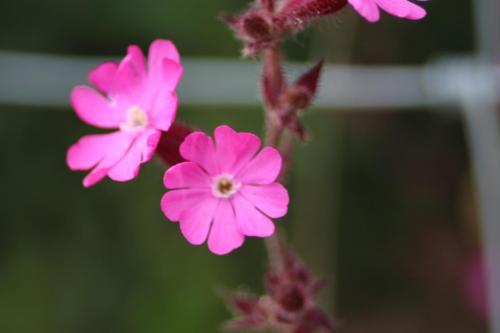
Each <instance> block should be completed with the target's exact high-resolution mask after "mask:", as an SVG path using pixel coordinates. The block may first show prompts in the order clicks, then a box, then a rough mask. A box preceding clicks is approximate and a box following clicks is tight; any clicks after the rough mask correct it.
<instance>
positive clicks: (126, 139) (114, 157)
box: [83, 131, 134, 187]
mask: <svg viewBox="0 0 500 333" xmlns="http://www.w3.org/2000/svg"><path fill="white" fill-rule="evenodd" d="M112 135H113V138H112V140H109V142H108V144H107V146H106V147H107V149H106V154H105V155H104V157H103V158H102V160H101V161H100V162H99V163H98V164H97V166H96V167H95V168H94V169H93V170H92V171H91V172H90V173H89V174H88V175H87V176H86V177H85V178H84V179H83V186H85V187H90V186H92V185H94V184H96V183H97V182H99V181H101V180H102V179H103V178H104V177H105V176H106V175H107V174H108V171H109V170H110V169H111V168H112V167H113V166H114V165H115V164H116V163H118V162H119V161H120V160H121V159H122V158H123V157H124V156H125V155H126V154H127V152H128V150H129V148H130V145H131V144H132V142H133V140H134V136H132V135H130V134H129V133H125V132H121V131H119V132H115V133H112Z"/></svg>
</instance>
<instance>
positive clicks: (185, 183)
mask: <svg viewBox="0 0 500 333" xmlns="http://www.w3.org/2000/svg"><path fill="white" fill-rule="evenodd" d="M163 183H164V184H165V187H166V188H168V189H177V188H193V187H196V188H206V189H210V185H211V181H210V177H209V176H208V175H207V174H206V172H205V171H203V169H201V168H200V167H199V166H198V164H196V163H194V162H182V163H179V164H176V165H174V166H173V167H171V168H170V169H168V170H167V172H165V176H164V177H163Z"/></svg>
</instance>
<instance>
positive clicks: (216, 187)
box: [66, 0, 425, 255]
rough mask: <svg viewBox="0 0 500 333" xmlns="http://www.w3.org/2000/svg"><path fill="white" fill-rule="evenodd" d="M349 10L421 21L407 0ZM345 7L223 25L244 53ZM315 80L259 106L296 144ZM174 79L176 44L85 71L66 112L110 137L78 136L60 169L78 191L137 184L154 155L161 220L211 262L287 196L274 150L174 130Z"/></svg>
mask: <svg viewBox="0 0 500 333" xmlns="http://www.w3.org/2000/svg"><path fill="white" fill-rule="evenodd" d="M348 2H349V3H350V4H351V5H352V6H353V7H354V8H355V9H356V10H357V11H358V12H359V13H360V14H361V15H362V16H364V17H365V18H366V19H367V20H369V21H376V20H378V19H379V8H381V9H383V10H385V11H387V12H389V13H391V14H393V15H395V16H398V17H403V18H408V19H420V18H422V17H424V16H425V11H424V10H423V9H422V8H420V7H418V6H416V5H414V4H413V3H411V2H409V1H408V0H348ZM346 3H347V0H283V1H279V2H276V1H275V0H256V4H255V6H254V7H253V8H251V9H250V10H249V11H247V12H246V13H244V14H243V15H241V16H238V17H233V18H227V22H228V23H229V24H230V26H231V27H232V28H233V29H234V30H235V32H236V33H237V34H238V35H240V37H242V38H243V39H244V40H246V41H247V42H248V45H247V47H250V46H251V45H253V46H252V47H253V50H254V51H257V50H259V48H262V47H265V45H266V44H267V43H273V42H274V41H275V39H276V38H278V37H279V36H281V34H282V33H284V32H287V31H291V30H293V29H297V27H299V26H302V25H303V23H304V22H306V21H308V20H310V19H313V18H314V17H317V16H321V15H326V14H330V13H333V12H336V11H338V10H339V9H341V8H342V7H343V6H344V5H345V4H346ZM271 70H273V69H272V68H271ZM320 71H321V63H319V64H318V65H317V66H315V67H313V68H312V69H311V70H310V71H309V72H307V73H306V74H304V75H303V76H302V77H300V78H299V79H298V80H297V81H296V82H295V83H294V84H292V85H286V84H285V83H284V80H283V78H281V77H279V76H278V78H275V79H274V81H272V80H271V81H269V82H268V81H266V80H264V86H265V89H264V97H265V102H266V104H267V105H268V106H269V107H270V108H271V109H272V110H275V111H276V112H277V113H278V116H279V117H280V121H281V122H282V124H283V126H284V127H286V128H288V129H289V130H291V131H292V132H296V133H298V134H299V135H300V136H301V137H303V135H304V133H305V132H304V130H303V128H302V127H301V124H300V122H299V121H298V119H297V118H296V117H293V115H295V113H296V112H295V111H297V110H301V109H304V108H306V107H307V106H308V105H309V104H310V103H311V101H312V98H313V97H314V95H315V93H316V88H317V84H318V80H319V73H320ZM182 75H183V67H182V65H181V61H180V56H179V52H178V51H177V49H176V47H175V45H174V44H173V43H172V42H170V41H168V40H161V39H159V40H156V41H154V42H153V43H152V44H151V46H150V48H149V54H148V58H147V59H146V57H145V56H144V54H143V53H142V51H141V49H140V48H139V47H138V46H135V45H131V46H129V47H128V51H127V55H126V56H125V57H124V58H123V59H122V60H121V61H120V62H119V63H117V62H113V61H110V62H105V63H103V64H101V65H100V66H98V67H97V68H95V69H94V70H92V71H91V72H90V74H89V77H88V79H89V81H90V82H91V84H92V85H93V87H89V86H78V87H76V88H74V89H73V91H72V93H71V104H72V106H73V108H74V110H75V112H76V114H77V115H78V117H79V118H80V119H81V120H82V121H84V122H85V123H87V124H89V125H92V126H95V127H97V128H101V129H112V130H114V131H113V132H111V133H106V134H93V135H86V136H83V137H82V138H81V139H80V140H78V142H77V143H75V144H74V145H72V146H71V147H70V148H69V150H68V153H67V159H66V160H67V164H68V166H69V168H70V169H71V170H90V171H89V173H88V174H87V175H86V176H85V178H84V180H83V185H84V186H85V187H89V186H92V185H95V184H96V183H98V182H99V181H101V180H102V179H104V178H105V177H109V178H111V179H112V180H114V181H119V182H125V181H129V180H132V179H134V178H135V177H137V175H138V173H139V170H140V166H141V164H143V163H146V162H148V161H149V160H151V158H152V157H153V155H154V154H155V152H157V150H158V147H160V148H162V149H161V150H162V151H160V152H158V155H159V156H160V157H161V158H162V159H163V160H165V161H167V162H168V163H169V164H171V168H170V169H169V170H167V172H166V173H165V177H164V184H165V186H166V187H167V189H169V190H171V191H169V192H167V193H166V194H165V195H164V197H163V198H162V200H161V209H162V210H163V212H164V214H165V216H166V217H167V218H168V219H170V220H172V221H177V222H179V225H180V230H181V232H182V234H183V235H184V237H185V238H186V239H187V241H188V242H189V243H191V244H194V245H198V244H202V243H204V242H207V243H208V248H209V249H210V251H212V252H213V253H215V254H219V255H222V254H227V253H229V252H231V251H233V250H234V249H236V248H238V247H240V246H241V245H242V244H243V241H244V238H245V236H254V237H269V236H271V235H272V234H273V233H274V230H275V226H274V223H273V221H272V219H277V218H281V217H283V216H285V215H286V213H287V209H288V203H289V197H288V192H287V190H286V189H285V188H284V187H283V186H282V185H281V184H279V183H278V182H277V181H276V180H277V178H278V176H279V174H280V171H281V167H282V158H281V156H280V153H279V152H278V151H277V150H276V149H274V148H272V147H264V148H263V149H262V150H260V151H259V149H260V139H259V138H258V137H257V136H255V135H254V134H251V133H238V132H236V131H234V130H233V129H231V128H230V127H229V126H219V127H217V128H216V129H215V133H214V139H212V138H211V137H210V136H208V135H206V134H204V133H203V132H193V133H191V132H192V131H191V130H189V129H187V128H186V127H183V126H180V125H175V124H174V121H175V117H176V113H177V102H178V101H177V94H176V88H177V85H178V84H179V82H180V80H181V77H182ZM292 111H293V112H292ZM171 128H172V129H173V130H172V131H170V129H171ZM169 132H171V133H169ZM178 162H180V163H178Z"/></svg>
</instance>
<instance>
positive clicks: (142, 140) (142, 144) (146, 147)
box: [135, 128, 161, 163]
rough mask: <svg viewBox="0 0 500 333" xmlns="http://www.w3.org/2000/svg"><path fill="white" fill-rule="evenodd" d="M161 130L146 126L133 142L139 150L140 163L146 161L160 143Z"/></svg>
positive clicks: (151, 156)
mask: <svg viewBox="0 0 500 333" xmlns="http://www.w3.org/2000/svg"><path fill="white" fill-rule="evenodd" d="M160 138H161V132H160V131H159V130H157V129H154V128H148V129H146V130H144V132H143V133H141V135H140V136H139V138H137V141H136V142H135V144H136V145H138V147H139V149H140V151H141V163H144V162H147V161H149V160H151V158H153V155H154V153H155V152H156V148H157V147H158V144H159V143H160Z"/></svg>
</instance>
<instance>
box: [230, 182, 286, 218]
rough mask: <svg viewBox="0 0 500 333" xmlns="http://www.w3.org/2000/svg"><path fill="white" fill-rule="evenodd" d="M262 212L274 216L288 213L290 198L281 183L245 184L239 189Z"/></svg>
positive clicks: (278, 216) (277, 216)
mask: <svg viewBox="0 0 500 333" xmlns="http://www.w3.org/2000/svg"><path fill="white" fill-rule="evenodd" d="M239 193H241V195H243V196H244V197H245V198H246V199H247V200H248V201H250V202H251V203H252V204H253V205H254V206H255V207H257V208H258V209H259V210H260V211H261V212H263V213H264V214H266V215H267V216H269V217H272V218H280V217H283V216H285V215H286V213H287V211H288V203H289V201H290V198H289V196H288V191H287V190H286V188H285V187H284V186H283V185H281V184H279V183H273V184H269V185H258V186H254V185H244V186H242V187H241V189H240V190H239Z"/></svg>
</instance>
